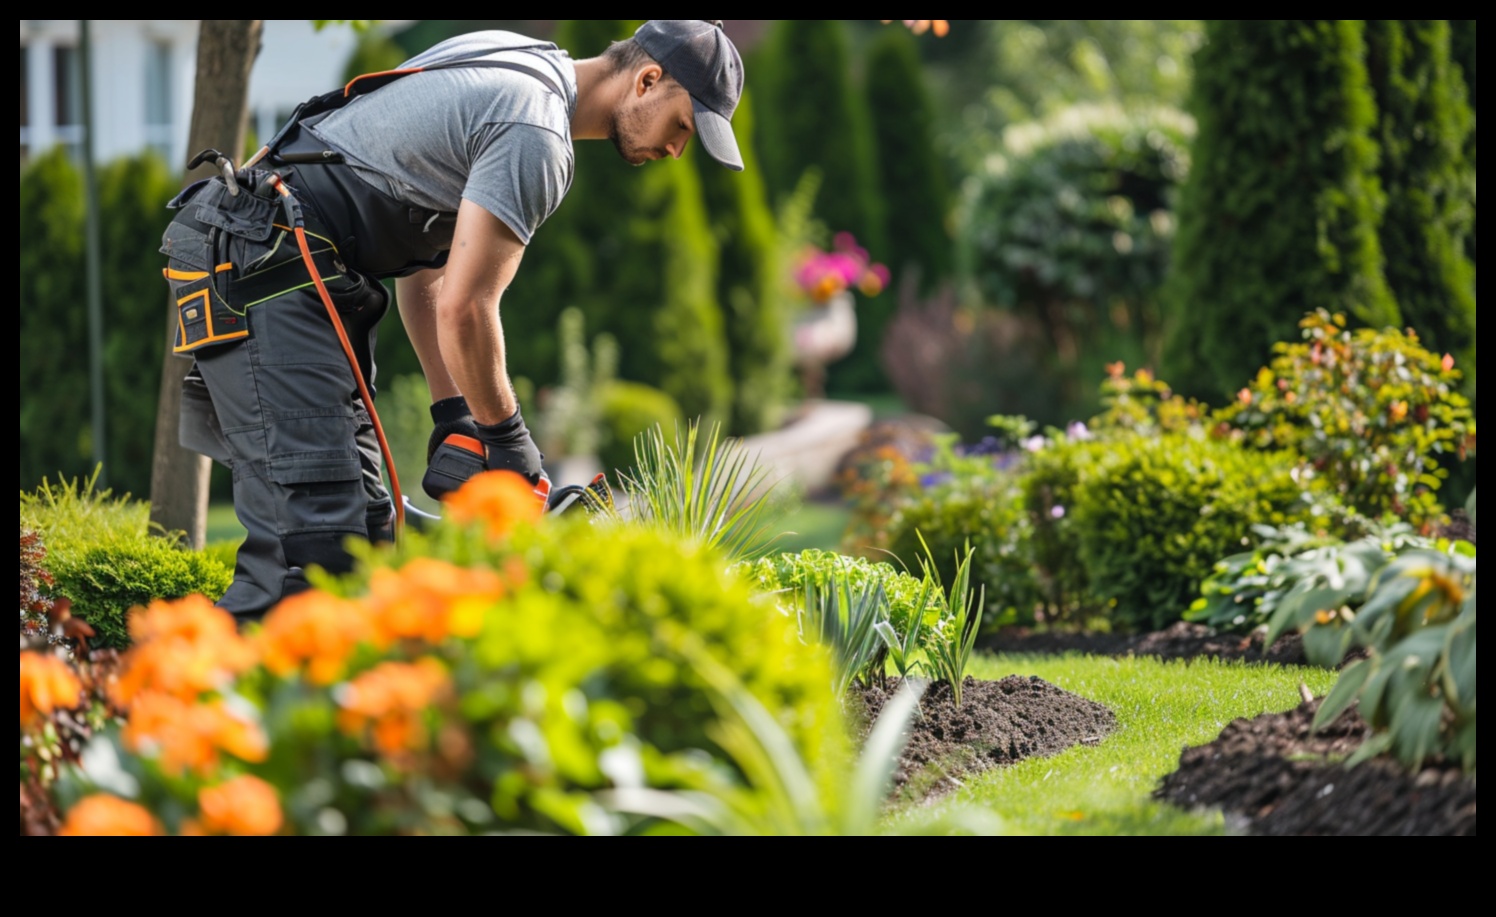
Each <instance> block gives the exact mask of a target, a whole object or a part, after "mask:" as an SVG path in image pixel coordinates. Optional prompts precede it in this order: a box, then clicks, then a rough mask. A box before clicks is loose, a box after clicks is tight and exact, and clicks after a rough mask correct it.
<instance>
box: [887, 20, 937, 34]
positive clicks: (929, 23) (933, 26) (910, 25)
mask: <svg viewBox="0 0 1496 917" xmlns="http://www.w3.org/2000/svg"><path fill="white" fill-rule="evenodd" d="M878 21H879V22H881V23H883V24H884V25H888V24H889V23H890V22H893V20H892V19H880V20H878ZM899 21H900V22H902V23H903V24H904V27H905V28H907V29H908V30H909V31H911V32H913V33H914V34H916V35H923V34H925V33H926V32H932V31H933V32H934V33H935V37H936V38H944V37H945V36H947V35H949V34H950V33H951V21H950V20H949V19H900V20H899Z"/></svg>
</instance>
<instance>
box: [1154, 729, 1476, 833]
mask: <svg viewBox="0 0 1496 917" xmlns="http://www.w3.org/2000/svg"><path fill="white" fill-rule="evenodd" d="M1319 703H1320V702H1319V701H1317V700H1315V701H1309V702H1307V703H1305V704H1302V705H1300V706H1299V707H1298V708H1297V709H1295V710H1290V711H1289V712H1287V713H1281V714H1271V715H1267V716H1259V717H1256V718H1255V719H1250V720H1237V721H1236V722H1234V723H1232V724H1230V725H1229V726H1227V727H1226V728H1225V730H1224V731H1222V733H1221V736H1220V738H1218V739H1216V740H1215V741H1214V742H1211V743H1210V744H1209V745H1202V746H1200V747H1198V748H1190V749H1186V750H1185V752H1184V755H1183V756H1182V757H1181V758H1180V760H1179V770H1177V771H1175V772H1174V773H1172V774H1170V775H1169V776H1167V777H1165V778H1164V780H1163V785H1162V786H1161V787H1159V789H1158V790H1157V792H1156V793H1155V794H1154V795H1155V796H1156V797H1157V798H1159V799H1162V800H1164V801H1166V802H1170V803H1173V804H1174V805H1176V806H1179V807H1181V808H1186V809H1189V808H1197V807H1205V808H1211V809H1220V810H1222V811H1224V812H1226V813H1227V816H1228V818H1229V819H1230V820H1231V821H1233V822H1234V823H1235V826H1236V829H1237V831H1238V832H1239V833H1242V834H1252V835H1298V836H1309V837H1318V836H1323V835H1364V836H1377V837H1382V836H1400V835H1411V836H1420V837H1421V836H1449V835H1453V836H1457V837H1474V836H1475V780H1474V778H1466V777H1465V776H1464V775H1463V774H1461V772H1460V769H1459V768H1458V767H1457V766H1450V765H1446V764H1442V763H1436V764H1430V765H1427V766H1425V767H1423V768H1422V769H1421V770H1419V771H1418V772H1417V773H1409V772H1408V771H1407V770H1405V769H1403V768H1401V767H1399V766H1398V765H1397V764H1396V763H1395V762H1393V761H1391V760H1387V759H1376V760H1373V761H1368V762H1366V763H1365V764H1363V765H1361V766H1359V767H1356V768H1354V769H1351V770H1347V769H1346V768H1345V767H1344V766H1343V765H1342V763H1341V762H1343V761H1345V759H1346V758H1348V757H1349V756H1350V755H1351V753H1353V752H1354V751H1355V750H1356V748H1357V747H1358V746H1359V745H1360V743H1361V738H1362V737H1363V736H1364V735H1365V733H1366V723H1365V722H1364V721H1363V720H1362V719H1361V717H1360V716H1358V715H1357V714H1356V712H1355V711H1354V710H1352V711H1348V712H1346V713H1344V714H1342V715H1341V716H1340V718H1339V719H1337V720H1336V721H1335V722H1333V723H1331V724H1330V725H1329V726H1327V727H1325V729H1324V730H1322V731H1320V732H1319V733H1313V732H1311V731H1310V726H1311V724H1312V723H1313V722H1314V714H1315V712H1316V711H1318V709H1319Z"/></svg>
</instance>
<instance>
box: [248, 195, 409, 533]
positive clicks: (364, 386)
mask: <svg viewBox="0 0 1496 917" xmlns="http://www.w3.org/2000/svg"><path fill="white" fill-rule="evenodd" d="M274 183H275V190H276V191H277V192H279V193H280V195H281V196H282V197H290V196H291V192H290V191H289V190H288V189H287V188H286V185H285V182H283V181H281V180H280V179H279V178H276V179H274ZM293 231H294V232H295V233H296V244H297V245H299V246H300V247H301V260H302V261H303V262H305V263H306V270H307V273H308V274H310V275H311V278H312V283H314V284H316V286H317V294H318V295H319V296H321V297H322V305H323V306H325V307H326V308H327V317H328V318H330V319H332V327H333V329H334V330H335V331H337V333H338V341H339V342H341V343H342V345H343V355H344V356H345V357H347V358H348V368H349V369H351V370H353V378H354V381H356V382H357V383H358V393H359V394H360V395H361V396H363V399H364V407H366V408H368V409H369V420H370V422H372V423H373V424H374V435H375V436H377V437H379V450H380V452H382V453H383V454H384V463H385V466H386V467H387V468H389V470H390V491H391V495H392V497H393V499H394V502H395V536H396V538H399V537H401V536H403V535H404V534H405V499H404V497H403V496H402V495H401V493H400V478H399V476H398V475H397V474H395V457H394V456H393V455H392V454H391V453H390V444H389V441H388V440H386V439H385V438H384V425H383V424H382V423H380V422H379V414H378V413H377V412H376V411H375V410H374V396H373V395H371V394H370V393H369V385H368V383H367V382H365V381H364V373H363V370H361V369H359V368H358V356H357V355H356V354H355V353H354V352H353V344H352V343H350V342H349V340H348V332H347V331H346V330H345V329H344V328H343V320H342V319H341V318H339V317H338V309H337V307H336V306H334V305H333V304H332V294H331V293H329V292H327V286H326V285H325V284H324V283H323V282H322V275H321V273H320V272H318V270H317V264H316V262H314V261H313V260H312V249H311V246H310V245H308V244H307V241H306V230H305V229H304V228H302V227H300V226H297V227H295V228H294V230H293Z"/></svg>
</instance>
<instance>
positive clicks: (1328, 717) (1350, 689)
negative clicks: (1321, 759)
mask: <svg viewBox="0 0 1496 917" xmlns="http://www.w3.org/2000/svg"><path fill="white" fill-rule="evenodd" d="M1371 673H1372V667H1371V664H1370V663H1368V662H1367V661H1366V660H1364V659H1358V660H1357V661H1355V662H1353V663H1351V664H1350V665H1348V666H1346V667H1345V670H1344V671H1342V672H1341V673H1340V680H1339V681H1337V682H1335V687H1333V688H1331V689H1330V693H1329V695H1328V696H1327V697H1325V699H1324V702H1323V703H1321V704H1320V705H1319V713H1317V714H1315V716H1314V728H1315V729H1316V730H1318V729H1323V728H1324V727H1325V726H1326V725H1328V724H1329V723H1331V722H1334V720H1335V718H1336V717H1338V716H1340V714H1342V713H1344V712H1345V711H1347V710H1349V709H1350V707H1351V705H1352V704H1354V703H1355V702H1356V698H1357V697H1359V696H1360V695H1361V689H1362V687H1364V686H1365V684H1366V680H1367V679H1368V678H1369V677H1371Z"/></svg>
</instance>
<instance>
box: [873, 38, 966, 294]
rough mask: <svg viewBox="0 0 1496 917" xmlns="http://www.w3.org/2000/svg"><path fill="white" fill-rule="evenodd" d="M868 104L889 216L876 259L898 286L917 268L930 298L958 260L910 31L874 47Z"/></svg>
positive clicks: (880, 190) (921, 73) (879, 41)
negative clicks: (885, 245) (885, 243)
mask: <svg viewBox="0 0 1496 917" xmlns="http://www.w3.org/2000/svg"><path fill="white" fill-rule="evenodd" d="M867 98H868V110H869V111H870V112H871V114H872V124H873V139H874V146H875V149H876V150H877V162H878V183H877V189H878V194H879V196H880V197H881V198H882V200H883V202H884V205H885V207H886V212H887V216H888V221H887V230H886V232H885V234H884V237H885V238H886V239H887V240H888V248H887V249H886V250H884V251H881V252H874V253H873V254H874V257H876V258H878V259H879V260H881V261H883V262H884V263H885V264H887V265H888V266H889V268H890V269H891V270H892V271H893V276H894V285H895V286H898V281H899V279H900V278H901V277H902V276H903V275H904V274H905V273H906V272H907V271H909V270H911V269H913V270H915V271H917V272H918V275H919V280H920V289H921V291H922V292H929V291H931V290H933V289H935V288H936V287H938V286H939V285H940V284H941V283H942V282H943V281H945V280H946V279H947V278H948V277H949V276H950V273H951V269H952V264H953V262H954V260H955V257H954V247H953V243H952V240H951V234H950V232H949V230H948V229H947V227H946V216H947V210H948V209H949V203H950V200H949V193H948V190H947V188H948V185H947V183H946V181H945V176H944V172H943V167H942V165H941V163H940V159H939V157H938V156H936V154H935V142H934V130H935V128H934V120H935V119H934V113H933V111H932V109H931V106H930V96H929V93H928V92H927V91H926V88H925V75H924V67H923V66H921V64H920V59H919V49H918V47H917V46H916V39H915V38H914V36H913V35H911V34H910V33H909V31H908V30H906V29H884V30H883V31H882V32H880V33H879V35H878V38H877V39H876V40H875V41H874V43H873V46H872V48H871V50H870V51H869V52H868V61H867ZM885 302H891V299H890V300H885ZM888 308H889V309H892V306H891V305H889V306H888Z"/></svg>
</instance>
